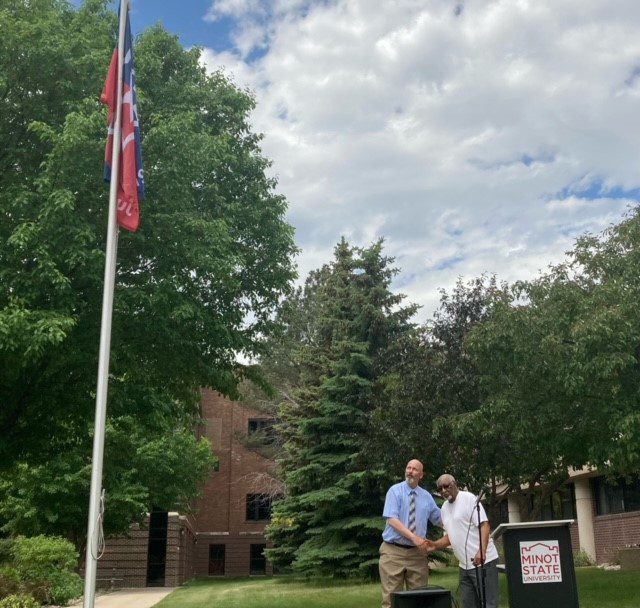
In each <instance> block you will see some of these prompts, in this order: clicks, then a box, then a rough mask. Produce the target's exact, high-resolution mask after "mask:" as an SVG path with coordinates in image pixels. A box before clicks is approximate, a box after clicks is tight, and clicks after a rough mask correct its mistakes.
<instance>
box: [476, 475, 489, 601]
mask: <svg viewBox="0 0 640 608" xmlns="http://www.w3.org/2000/svg"><path fill="white" fill-rule="evenodd" d="M485 491H486V487H483V488H482V490H480V494H479V495H478V498H477V500H476V514H477V517H478V540H479V542H480V545H479V546H480V571H478V566H477V565H476V584H477V590H478V591H477V593H476V595H477V596H478V599H479V600H480V606H481V608H487V588H486V581H485V578H486V576H487V571H486V569H485V567H484V560H485V554H484V551H483V550H482V528H481V525H480V500H481V499H482V497H483V495H484V493H485ZM481 573H482V575H481Z"/></svg>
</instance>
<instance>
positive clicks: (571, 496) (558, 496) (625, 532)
mask: <svg viewBox="0 0 640 608" xmlns="http://www.w3.org/2000/svg"><path fill="white" fill-rule="evenodd" d="M502 506H503V510H502V516H501V518H500V521H501V522H511V523H515V522H519V521H521V513H520V506H519V503H518V501H517V498H516V497H515V496H507V500H506V501H504V502H503V504H502ZM541 519H543V520H551V519H574V520H575V523H574V524H572V526H571V540H572V545H573V549H574V551H583V552H584V553H586V554H587V555H588V556H589V558H590V559H591V560H592V561H593V562H595V563H597V564H603V563H613V562H615V561H616V560H617V557H618V551H619V549H621V548H622V547H625V546H629V545H640V476H635V477H632V478H627V479H623V478H619V479H614V480H612V479H609V478H607V477H605V476H603V475H602V474H601V473H599V472H598V471H596V470H589V469H580V470H571V471H569V477H568V479H567V482H566V483H565V484H564V486H563V488H562V489H560V490H558V491H557V492H554V494H553V495H551V496H550V497H548V499H547V501H546V503H545V504H544V505H543V507H542V517H541ZM496 523H499V522H496Z"/></svg>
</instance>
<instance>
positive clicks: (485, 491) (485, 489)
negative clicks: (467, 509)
mask: <svg viewBox="0 0 640 608" xmlns="http://www.w3.org/2000/svg"><path fill="white" fill-rule="evenodd" d="M490 492H491V486H487V485H484V486H482V488H480V493H479V494H478V498H476V504H478V503H479V502H480V501H481V500H482V498H483V497H484V495H485V494H489V493H490Z"/></svg>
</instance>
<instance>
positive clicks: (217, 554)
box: [209, 545, 225, 576]
mask: <svg viewBox="0 0 640 608" xmlns="http://www.w3.org/2000/svg"><path fill="white" fill-rule="evenodd" d="M224 554H225V546H224V545H209V574H211V575H212V576H223V575H224Z"/></svg>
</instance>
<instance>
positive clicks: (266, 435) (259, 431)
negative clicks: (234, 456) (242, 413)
mask: <svg viewBox="0 0 640 608" xmlns="http://www.w3.org/2000/svg"><path fill="white" fill-rule="evenodd" d="M274 424H275V420H274V419H273V418H251V419H250V420H249V424H248V428H247V435H249V437H251V438H253V439H260V440H261V443H263V444H264V445H272V444H274V443H275V442H276V432H275V428H274V426H273V425H274Z"/></svg>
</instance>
